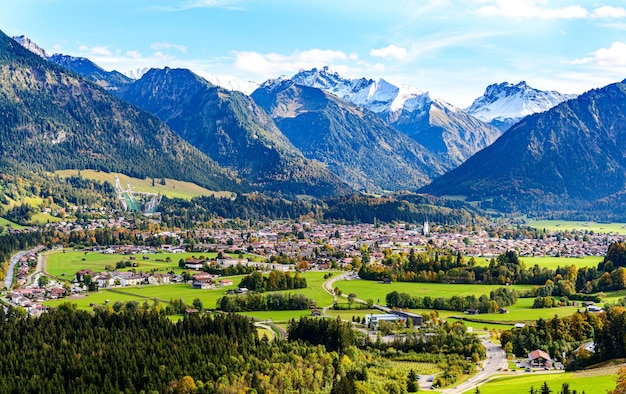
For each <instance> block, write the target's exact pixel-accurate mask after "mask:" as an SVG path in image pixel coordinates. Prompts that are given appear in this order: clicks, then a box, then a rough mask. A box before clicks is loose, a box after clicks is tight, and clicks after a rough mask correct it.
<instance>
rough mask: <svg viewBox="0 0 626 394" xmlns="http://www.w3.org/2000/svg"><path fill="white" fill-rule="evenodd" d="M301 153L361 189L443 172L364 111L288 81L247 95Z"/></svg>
mask: <svg viewBox="0 0 626 394" xmlns="http://www.w3.org/2000/svg"><path fill="white" fill-rule="evenodd" d="M252 98H253V99H254V100H255V102H256V103H257V104H258V105H259V106H260V107H262V108H263V109H265V110H266V111H267V112H268V113H269V114H270V116H271V117H272V118H273V119H274V121H275V122H276V125H277V126H278V127H279V128H280V129H281V130H282V131H283V133H284V134H285V135H286V136H287V137H288V138H289V139H290V140H291V141H292V143H293V144H294V145H295V146H296V147H297V148H298V149H300V151H302V153H303V154H304V155H305V156H307V157H311V158H314V159H315V160H318V161H320V162H323V163H325V164H326V165H327V167H328V169H329V170H331V171H332V172H334V173H335V174H337V175H338V176H339V177H340V178H342V179H344V180H346V182H348V184H350V185H351V186H352V187H354V188H355V189H357V190H361V191H366V192H367V191H376V192H381V191H383V190H398V189H414V188H415V187H416V186H418V185H424V184H426V183H427V182H428V181H429V180H430V179H432V177H434V176H436V175H437V174H440V173H443V171H444V170H443V168H442V167H441V164H440V161H439V160H438V158H437V157H436V156H435V155H433V154H432V153H431V152H429V151H428V150H427V149H426V148H424V147H423V146H421V145H420V144H418V143H417V142H415V141H413V140H411V139H410V138H408V137H407V136H405V135H403V134H402V133H401V132H399V131H398V130H396V129H394V128H393V127H390V126H388V125H387V124H385V122H384V121H383V120H382V119H381V118H380V117H378V116H377V115H376V114H374V113H373V112H371V111H368V110H367V109H364V108H362V107H357V106H355V105H353V104H350V103H348V102H346V101H344V100H342V99H340V98H339V97H337V96H334V95H332V94H329V93H327V92H325V91H323V90H320V89H317V88H312V87H308V86H304V85H298V84H296V83H295V82H294V81H292V80H277V81H270V82H266V83H264V84H262V85H261V87H260V88H259V89H257V90H255V91H254V92H253V93H252Z"/></svg>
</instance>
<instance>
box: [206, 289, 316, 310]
mask: <svg viewBox="0 0 626 394" xmlns="http://www.w3.org/2000/svg"><path fill="white" fill-rule="evenodd" d="M312 304H314V301H313V300H311V299H310V298H309V297H307V296H305V295H304V294H284V293H267V294H261V293H249V294H245V295H226V296H224V297H220V298H219V299H218V300H217V305H216V307H217V309H219V310H222V311H224V312H246V311H286V310H303V309H309V306H310V305H312Z"/></svg>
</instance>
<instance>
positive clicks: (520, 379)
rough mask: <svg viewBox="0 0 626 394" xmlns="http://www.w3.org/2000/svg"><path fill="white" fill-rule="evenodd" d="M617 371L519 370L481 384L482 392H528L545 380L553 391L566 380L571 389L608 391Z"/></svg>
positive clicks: (556, 390) (470, 391)
mask: <svg viewBox="0 0 626 394" xmlns="http://www.w3.org/2000/svg"><path fill="white" fill-rule="evenodd" d="M616 371H617V368H616V367H610V368H602V369H599V370H591V371H581V372H565V373H558V374H536V373H532V372H530V373H528V372H517V374H516V375H508V376H501V377H498V378H495V379H493V380H491V381H489V382H487V383H485V384H483V385H481V386H480V393H481V394H511V393H528V392H529V390H530V387H531V386H533V387H534V388H535V390H537V389H539V388H540V387H541V386H542V385H543V382H547V383H548V386H550V389H552V392H553V393H558V392H559V391H560V390H561V385H562V384H563V383H564V382H567V383H569V385H570V390H576V391H577V392H579V393H582V392H583V391H584V392H586V393H587V394H595V393H606V391H607V390H609V389H612V388H614V387H615V373H616ZM474 392H475V390H474V389H472V390H469V391H466V392H465V394H473V393H474Z"/></svg>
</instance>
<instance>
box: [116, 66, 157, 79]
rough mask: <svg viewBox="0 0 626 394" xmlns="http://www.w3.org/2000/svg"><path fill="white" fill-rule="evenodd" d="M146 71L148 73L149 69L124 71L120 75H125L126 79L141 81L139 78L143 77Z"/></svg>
mask: <svg viewBox="0 0 626 394" xmlns="http://www.w3.org/2000/svg"><path fill="white" fill-rule="evenodd" d="M148 71H150V67H141V68H136V69H134V70H127V71H124V72H123V73H122V74H124V75H126V76H127V77H128V78H132V79H141V77H143V75H144V74H145V73H147V72H148Z"/></svg>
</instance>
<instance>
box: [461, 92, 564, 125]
mask: <svg viewBox="0 0 626 394" xmlns="http://www.w3.org/2000/svg"><path fill="white" fill-rule="evenodd" d="M575 97H576V95H574V94H561V93H559V92H557V91H554V90H551V91H543V90H538V89H535V88H532V87H530V86H528V85H527V84H526V82H525V81H522V82H520V83H518V84H516V85H514V84H512V83H508V82H502V83H498V84H492V85H489V86H487V89H486V90H485V93H484V94H483V95H482V96H480V97H478V98H477V99H476V100H474V102H473V103H472V105H470V106H469V107H468V108H467V109H466V110H465V111H466V112H467V113H469V114H470V115H473V116H474V117H476V118H478V119H480V120H482V121H483V122H488V123H490V124H492V125H494V126H496V127H498V128H499V129H500V130H502V131H503V132H504V131H506V130H508V129H509V128H510V127H511V126H513V125H514V124H515V123H517V122H519V121H520V120H521V119H522V118H523V117H525V116H528V115H532V114H535V113H537V112H544V111H547V110H549V109H550V108H552V107H554V106H556V105H558V104H560V103H562V102H563V101H567V100H570V99H573V98H575Z"/></svg>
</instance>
